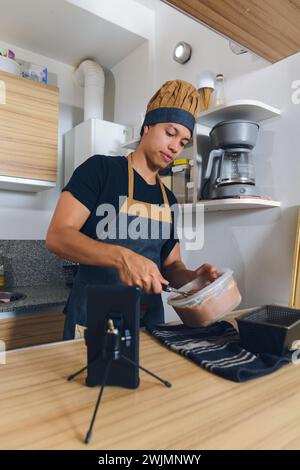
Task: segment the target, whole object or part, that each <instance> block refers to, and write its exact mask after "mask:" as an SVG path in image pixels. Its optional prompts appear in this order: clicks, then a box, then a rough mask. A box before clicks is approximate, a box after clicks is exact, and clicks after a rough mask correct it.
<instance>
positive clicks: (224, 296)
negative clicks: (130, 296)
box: [168, 269, 241, 327]
mask: <svg viewBox="0 0 300 470" xmlns="http://www.w3.org/2000/svg"><path fill="white" fill-rule="evenodd" d="M232 275H233V271H231V269H223V270H222V271H221V276H220V277H218V279H216V280H215V281H213V282H211V283H210V284H209V285H208V286H206V284H207V282H205V280H204V279H203V278H201V277H198V278H197V279H195V280H193V281H192V282H189V283H188V284H185V285H184V286H182V287H181V288H180V290H181V291H183V292H189V291H195V290H196V292H195V293H192V294H191V295H189V296H188V297H183V296H180V295H178V294H171V295H170V296H169V297H168V304H169V305H172V307H174V309H175V311H176V313H177V315H178V316H179V317H180V318H181V320H182V321H183V323H184V324H185V325H187V326H190V327H199V326H208V325H210V324H212V323H214V322H216V321H217V320H219V319H220V318H222V317H224V316H225V315H227V314H228V313H230V312H231V311H232V310H233V309H234V308H235V307H237V306H238V305H239V304H240V302H241V294H240V292H239V289H238V287H237V285H236V282H235V280H234V278H233V276H232Z"/></svg>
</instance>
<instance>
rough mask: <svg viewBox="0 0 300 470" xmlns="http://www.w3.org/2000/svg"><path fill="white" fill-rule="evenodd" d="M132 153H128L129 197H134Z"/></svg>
mask: <svg viewBox="0 0 300 470" xmlns="http://www.w3.org/2000/svg"><path fill="white" fill-rule="evenodd" d="M131 156H132V153H130V154H129V155H128V198H129V199H133V184H134V175H133V168H132V161H131Z"/></svg>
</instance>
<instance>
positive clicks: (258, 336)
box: [236, 305, 300, 355]
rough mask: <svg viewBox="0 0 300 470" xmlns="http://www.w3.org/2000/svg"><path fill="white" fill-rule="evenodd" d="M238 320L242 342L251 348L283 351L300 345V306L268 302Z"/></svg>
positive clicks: (253, 350)
mask: <svg viewBox="0 0 300 470" xmlns="http://www.w3.org/2000/svg"><path fill="white" fill-rule="evenodd" d="M236 320H237V324H238V329H239V333H240V338H241V343H242V345H243V347H244V348H245V349H247V350H248V351H251V352H253V353H269V354H278V355H282V354H284V353H285V352H287V351H293V350H294V349H300V310H297V309H293V308H288V307H283V306H280V305H264V306H261V307H258V308H257V309H254V310H252V311H251V312H248V313H245V314H244V315H241V316H240V317H237V318H236Z"/></svg>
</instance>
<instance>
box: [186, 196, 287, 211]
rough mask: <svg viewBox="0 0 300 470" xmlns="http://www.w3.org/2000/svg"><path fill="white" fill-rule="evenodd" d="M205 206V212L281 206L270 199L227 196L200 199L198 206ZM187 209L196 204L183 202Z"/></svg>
mask: <svg viewBox="0 0 300 470" xmlns="http://www.w3.org/2000/svg"><path fill="white" fill-rule="evenodd" d="M200 206H204V212H216V211H231V210H244V209H267V208H271V207H280V202H279V201H272V200H269V199H257V198H251V197H249V198H242V199H239V198H237V199H234V198H226V199H213V200H210V201H206V200H203V201H198V202H197V204H196V208H197V207H200ZM183 207H184V208H185V210H186V209H190V210H193V209H195V206H194V205H193V204H183Z"/></svg>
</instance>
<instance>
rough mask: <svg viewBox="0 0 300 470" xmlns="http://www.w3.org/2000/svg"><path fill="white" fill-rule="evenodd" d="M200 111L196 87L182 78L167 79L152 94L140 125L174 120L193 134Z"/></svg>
mask: <svg viewBox="0 0 300 470" xmlns="http://www.w3.org/2000/svg"><path fill="white" fill-rule="evenodd" d="M199 111H200V95H199V93H198V91H197V90H196V88H195V87H194V86H193V85H192V84H191V83H189V82H185V81H184V80H169V81H168V82H165V83H164V84H163V85H162V86H161V87H160V89H159V90H158V91H157V92H156V93H155V94H154V95H153V96H152V98H151V99H150V101H149V103H148V105H147V111H146V116H145V119H144V122H143V125H142V129H141V135H143V129H144V126H146V125H151V124H157V123H159V122H176V123H177V124H181V125H183V126H185V127H187V128H188V129H189V130H190V131H191V134H193V130H194V125H195V121H196V118H197V116H198V114H199Z"/></svg>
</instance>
